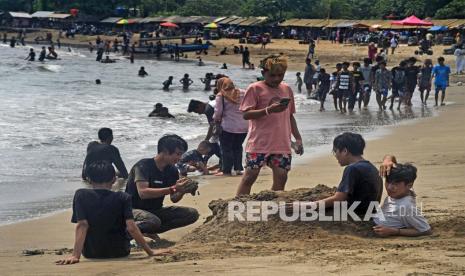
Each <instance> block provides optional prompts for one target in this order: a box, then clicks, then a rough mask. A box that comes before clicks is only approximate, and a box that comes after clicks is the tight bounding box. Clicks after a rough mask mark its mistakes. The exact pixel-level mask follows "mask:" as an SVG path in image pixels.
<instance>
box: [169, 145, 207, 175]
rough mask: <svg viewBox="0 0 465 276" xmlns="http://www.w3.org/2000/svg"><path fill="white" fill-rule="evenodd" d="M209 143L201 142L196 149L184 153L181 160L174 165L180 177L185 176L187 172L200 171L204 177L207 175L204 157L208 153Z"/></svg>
mask: <svg viewBox="0 0 465 276" xmlns="http://www.w3.org/2000/svg"><path fill="white" fill-rule="evenodd" d="M210 150H211V148H210V143H209V142H208V141H202V142H200V144H199V145H198V147H197V149H194V150H190V151H188V152H186V153H184V154H183V155H182V157H181V160H179V162H178V163H177V164H176V167H177V168H178V170H179V174H180V175H181V176H187V173H188V172H195V171H196V170H199V171H202V172H203V174H204V175H207V174H209V172H208V168H207V164H206V162H205V156H207V155H208V154H209V153H210Z"/></svg>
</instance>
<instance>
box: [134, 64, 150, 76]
mask: <svg viewBox="0 0 465 276" xmlns="http://www.w3.org/2000/svg"><path fill="white" fill-rule="evenodd" d="M137 75H138V76H139V77H145V76H148V75H149V74H148V73H147V72H145V68H144V66H141V67H140V69H139V73H138V74H137Z"/></svg>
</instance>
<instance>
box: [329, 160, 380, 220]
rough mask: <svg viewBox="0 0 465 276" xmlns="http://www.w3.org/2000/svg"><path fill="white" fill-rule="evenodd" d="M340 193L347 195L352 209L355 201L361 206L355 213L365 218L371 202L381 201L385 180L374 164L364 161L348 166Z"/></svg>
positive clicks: (339, 189) (339, 188)
mask: <svg viewBox="0 0 465 276" xmlns="http://www.w3.org/2000/svg"><path fill="white" fill-rule="evenodd" d="M337 191H338V192H343V193H347V196H348V198H347V203H348V207H350V206H351V205H352V204H353V203H354V202H355V201H360V204H359V205H358V206H357V208H355V213H357V214H358V215H360V216H362V217H361V218H362V219H363V217H364V216H365V214H366V212H367V209H368V206H369V205H370V202H371V201H377V202H378V203H379V201H380V200H381V195H382V193H383V180H382V179H381V177H380V176H379V172H378V170H377V169H376V167H375V166H373V164H371V163H370V162H369V161H367V160H362V161H359V162H356V163H353V164H350V165H348V166H347V167H346V168H345V169H344V173H343V175H342V180H341V183H340V184H339V187H338V188H337Z"/></svg>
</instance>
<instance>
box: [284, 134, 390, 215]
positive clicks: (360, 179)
mask: <svg viewBox="0 0 465 276" xmlns="http://www.w3.org/2000/svg"><path fill="white" fill-rule="evenodd" d="M364 149H365V140H364V139H363V137H362V136H361V135H360V134H356V133H350V132H345V133H343V134H341V135H339V136H337V137H336V138H334V141H333V154H334V156H335V157H336V159H337V161H338V162H339V164H340V165H341V166H346V168H345V169H344V173H343V175H342V179H341V182H340V183H339V186H338V188H337V190H336V193H335V194H334V195H332V196H330V197H327V198H324V199H321V200H319V201H318V202H307V203H300V204H301V205H307V204H309V205H312V204H313V205H314V206H317V207H322V204H324V207H325V208H332V207H333V206H334V204H335V203H336V202H347V207H348V208H350V207H351V205H352V204H354V203H355V204H358V205H357V207H355V210H354V212H355V213H356V214H357V215H358V216H359V217H360V219H363V218H364V217H365V215H368V216H370V215H371V214H367V212H368V211H372V210H370V209H369V206H370V203H371V202H377V203H378V204H379V201H380V200H381V195H382V193H383V180H382V179H381V177H380V175H379V172H378V169H376V167H375V166H374V165H373V164H371V163H370V162H369V161H368V160H365V159H363V157H362V155H363V150H364ZM294 207H295V206H294V205H293V203H290V204H288V205H287V206H286V208H294Z"/></svg>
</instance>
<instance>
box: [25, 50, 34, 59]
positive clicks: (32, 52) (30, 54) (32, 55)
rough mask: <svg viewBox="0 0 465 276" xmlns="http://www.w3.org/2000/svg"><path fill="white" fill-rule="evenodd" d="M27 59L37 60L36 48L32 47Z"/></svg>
mask: <svg viewBox="0 0 465 276" xmlns="http://www.w3.org/2000/svg"><path fill="white" fill-rule="evenodd" d="M26 59H27V61H35V60H36V53H35V52H34V49H33V48H31V50H30V51H29V55H28V56H27V58H26Z"/></svg>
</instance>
